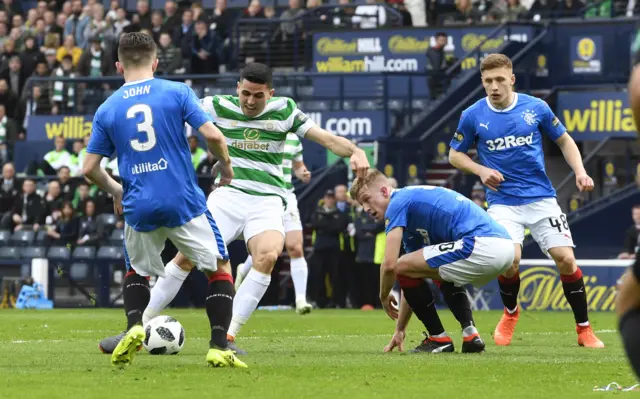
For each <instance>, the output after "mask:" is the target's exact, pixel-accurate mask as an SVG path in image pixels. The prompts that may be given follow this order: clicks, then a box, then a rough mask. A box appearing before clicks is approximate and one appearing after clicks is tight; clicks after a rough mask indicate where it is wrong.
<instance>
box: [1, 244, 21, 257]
mask: <svg viewBox="0 0 640 399" xmlns="http://www.w3.org/2000/svg"><path fill="white" fill-rule="evenodd" d="M0 258H2V259H20V251H18V248H16V247H2V248H0Z"/></svg>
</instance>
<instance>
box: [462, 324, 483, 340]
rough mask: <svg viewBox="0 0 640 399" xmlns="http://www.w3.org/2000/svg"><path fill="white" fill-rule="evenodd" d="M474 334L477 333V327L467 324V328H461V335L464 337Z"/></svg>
mask: <svg viewBox="0 0 640 399" xmlns="http://www.w3.org/2000/svg"><path fill="white" fill-rule="evenodd" d="M474 334H479V333H478V329H477V328H475V327H474V326H469V327H467V328H465V329H464V330H462V337H463V338H466V337H470V336H472V335H474Z"/></svg>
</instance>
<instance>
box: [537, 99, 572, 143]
mask: <svg viewBox="0 0 640 399" xmlns="http://www.w3.org/2000/svg"><path fill="white" fill-rule="evenodd" d="M540 103H541V104H540V108H541V109H542V111H541V113H542V115H541V118H540V131H541V132H542V133H544V134H546V135H547V136H548V137H549V138H550V139H551V140H553V141H555V140H557V139H559V138H560V136H562V135H563V134H565V133H566V132H567V128H566V127H564V125H563V124H562V122H560V119H558V117H557V116H556V115H555V114H554V113H553V111H552V110H551V107H549V104H547V103H546V102H544V101H542V100H540Z"/></svg>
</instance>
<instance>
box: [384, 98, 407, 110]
mask: <svg viewBox="0 0 640 399" xmlns="http://www.w3.org/2000/svg"><path fill="white" fill-rule="evenodd" d="M387 106H388V107H389V109H390V110H393V111H402V110H403V109H404V101H402V100H389V102H388V103H387Z"/></svg>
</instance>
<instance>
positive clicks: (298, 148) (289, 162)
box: [282, 133, 302, 193]
mask: <svg viewBox="0 0 640 399" xmlns="http://www.w3.org/2000/svg"><path fill="white" fill-rule="evenodd" d="M283 158H284V160H283V161H282V172H284V184H285V185H286V187H287V191H288V192H289V193H292V192H293V184H292V183H291V178H292V172H293V162H294V161H297V162H302V143H301V142H300V138H299V137H298V136H297V135H296V134H293V133H289V134H287V140H286V141H285V142H284V155H283Z"/></svg>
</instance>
